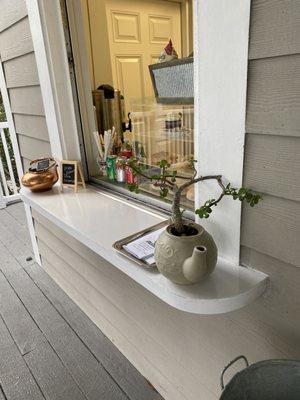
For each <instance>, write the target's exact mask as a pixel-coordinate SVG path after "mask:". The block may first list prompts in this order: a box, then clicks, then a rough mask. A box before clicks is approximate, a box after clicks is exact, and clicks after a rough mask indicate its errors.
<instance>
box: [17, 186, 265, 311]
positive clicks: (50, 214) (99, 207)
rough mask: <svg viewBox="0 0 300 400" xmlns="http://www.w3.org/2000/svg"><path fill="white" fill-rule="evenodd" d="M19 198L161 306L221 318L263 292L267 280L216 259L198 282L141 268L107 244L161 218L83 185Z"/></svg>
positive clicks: (251, 270)
mask: <svg viewBox="0 0 300 400" xmlns="http://www.w3.org/2000/svg"><path fill="white" fill-rule="evenodd" d="M21 198H22V200H23V201H24V202H25V203H26V204H28V205H30V206H31V207H32V208H33V209H35V210H36V211H37V212H39V213H40V214H42V215H43V216H44V217H46V218H48V219H49V220H50V221H51V222H53V223H54V224H56V225H57V226H59V227H60V228H62V229H63V230H64V231H65V232H66V233H68V234H70V235H71V236H73V237H74V238H75V239H77V240H79V241H80V242H81V243H83V244H84V245H85V246H87V247H88V248H89V249H91V250H93V251H94V252H95V253H97V254H99V255H100V256H101V257H103V258H104V259H105V260H107V261H108V262H110V263H111V264H112V265H113V266H115V267H116V268H118V269H119V270H121V271H122V272H123V273H125V274H126V275H128V276H129V277H130V278H132V279H133V280H134V281H136V282H138V283H139V284H140V285H141V286H143V287H144V288H146V289H147V290H149V291H150V292H151V293H153V294H154V295H155V296H157V297H158V298H160V299H161V300H162V301H164V302H165V303H167V304H169V305H171V306H172V307H174V308H177V309H179V310H182V311H186V312H189V313H195V314H220V313H226V312H229V311H233V310H236V309H239V308H241V307H244V306H245V305H247V304H249V303H251V302H253V301H255V300H256V299H257V298H258V297H259V296H260V295H261V294H262V293H263V292H264V291H265V288H266V285H267V281H268V276H267V275H265V274H264V273H262V272H259V271H257V270H254V269H251V268H246V267H242V266H237V265H232V264H230V263H228V262H227V261H225V260H223V259H221V258H219V259H218V264H217V267H216V269H215V271H214V272H213V273H212V274H211V275H210V276H209V277H208V278H207V279H206V280H205V281H203V282H201V283H199V284H196V285H190V286H180V285H175V284H173V283H172V282H170V281H168V280H167V279H166V278H164V277H163V276H162V275H161V274H160V273H159V272H158V271H157V270H151V269H146V268H143V267H140V266H139V265H137V264H135V263H134V262H132V261H131V260H129V259H127V258H126V257H123V256H122V255H120V254H118V253H117V252H116V251H115V250H114V249H113V248H112V245H113V243H114V242H116V241H117V240H119V239H122V238H124V237H126V236H129V235H131V234H133V233H135V232H138V231H140V230H142V229H145V228H147V227H149V226H152V225H154V224H157V223H158V222H160V221H162V220H164V219H165V218H164V217H162V216H161V215H158V214H155V213H153V212H152V211H149V210H147V208H146V207H139V206H137V205H136V204H133V203H131V202H128V201H125V200H122V199H119V198H117V197H115V196H112V195H109V194H107V193H105V192H101V191H100V190H96V189H94V188H91V187H88V188H87V189H85V190H83V189H80V190H79V192H78V193H74V192H73V190H71V189H65V190H64V192H63V193H60V191H59V188H58V187H57V186H55V187H54V188H53V190H52V191H49V192H44V193H38V194H37V193H32V192H30V191H29V190H28V189H25V188H23V189H22V190H21Z"/></svg>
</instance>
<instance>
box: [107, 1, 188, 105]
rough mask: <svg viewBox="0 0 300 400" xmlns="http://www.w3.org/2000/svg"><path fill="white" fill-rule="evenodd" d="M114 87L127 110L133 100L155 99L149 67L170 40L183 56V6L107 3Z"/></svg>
mask: <svg viewBox="0 0 300 400" xmlns="http://www.w3.org/2000/svg"><path fill="white" fill-rule="evenodd" d="M106 18H107V27H108V37H109V48H110V59H111V66H112V77H113V83H114V87H115V88H118V89H121V92H122V94H123V95H124V97H125V107H126V110H127V111H129V110H130V102H131V101H132V100H133V99H141V98H143V97H149V96H153V95H154V94H153V89H152V84H151V79H150V74H149V69H148V65H149V64H154V63H156V62H157V59H158V56H159V54H160V52H161V51H162V50H163V48H164V47H165V45H166V44H167V43H168V41H169V39H170V38H171V39H172V41H173V45H174V47H175V49H176V51H177V53H178V55H179V57H180V56H181V28H180V20H181V18H180V4H179V3H175V2H169V1H164V0H145V1H141V0H106Z"/></svg>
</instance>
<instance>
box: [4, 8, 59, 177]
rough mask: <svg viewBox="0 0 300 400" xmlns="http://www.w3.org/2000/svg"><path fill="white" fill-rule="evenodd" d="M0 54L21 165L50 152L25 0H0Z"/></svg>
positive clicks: (24, 165)
mask: <svg viewBox="0 0 300 400" xmlns="http://www.w3.org/2000/svg"><path fill="white" fill-rule="evenodd" d="M0 9H1V13H0V57H1V60H2V62H3V69H4V74H5V80H6V85H7V88H8V92H9V97H10V102H11V109H12V112H13V117H14V120H15V126H16V131H17V135H18V142H19V147H20V153H21V158H22V162H23V167H24V169H25V170H26V169H27V168H28V165H29V161H30V160H32V159H35V158H38V157H41V156H49V155H51V148H50V143H49V136H48V131H47V126H46V119H45V113H44V107H43V101H42V96H41V90H40V85H39V78H38V73H37V66H36V61H35V55H34V52H33V44H32V39H31V33H30V27H29V22H28V17H27V10H26V4H25V0H0Z"/></svg>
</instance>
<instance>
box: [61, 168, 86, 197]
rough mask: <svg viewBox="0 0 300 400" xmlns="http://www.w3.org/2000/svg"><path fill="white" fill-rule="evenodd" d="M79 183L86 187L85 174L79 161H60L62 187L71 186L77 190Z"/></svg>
mask: <svg viewBox="0 0 300 400" xmlns="http://www.w3.org/2000/svg"><path fill="white" fill-rule="evenodd" d="M78 185H82V186H83V187H84V188H85V182H84V176H83V172H82V169H81V166H80V164H79V163H78V161H70V160H63V161H61V163H60V187H61V190H63V188H64V187H71V188H72V189H74V191H75V192H77V188H78Z"/></svg>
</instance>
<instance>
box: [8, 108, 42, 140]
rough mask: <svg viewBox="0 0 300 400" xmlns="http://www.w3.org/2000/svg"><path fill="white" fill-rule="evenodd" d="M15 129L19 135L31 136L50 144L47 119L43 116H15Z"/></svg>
mask: <svg viewBox="0 0 300 400" xmlns="http://www.w3.org/2000/svg"><path fill="white" fill-rule="evenodd" d="M14 119H15V128H16V132H17V133H18V135H25V136H30V137H32V138H35V139H39V140H44V141H46V142H49V136H48V129H47V124H46V118H45V117H44V116H43V115H41V116H37V115H28V114H27V115H26V114H16V113H15V114H14Z"/></svg>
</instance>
